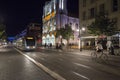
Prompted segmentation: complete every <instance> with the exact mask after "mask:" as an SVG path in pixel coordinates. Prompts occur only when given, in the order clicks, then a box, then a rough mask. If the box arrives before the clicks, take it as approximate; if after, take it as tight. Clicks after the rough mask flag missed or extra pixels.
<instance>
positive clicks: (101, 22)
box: [88, 13, 117, 36]
mask: <svg viewBox="0 0 120 80" xmlns="http://www.w3.org/2000/svg"><path fill="white" fill-rule="evenodd" d="M115 25H116V21H115V20H112V19H109V18H108V15H107V14H105V13H100V14H99V15H97V16H96V17H95V21H94V22H92V24H91V25H89V26H88V30H89V31H88V32H89V33H90V34H94V35H107V36H111V35H113V34H115V33H116V30H117V27H116V26H115Z"/></svg>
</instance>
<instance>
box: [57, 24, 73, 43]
mask: <svg viewBox="0 0 120 80" xmlns="http://www.w3.org/2000/svg"><path fill="white" fill-rule="evenodd" d="M60 35H61V36H62V38H63V39H66V40H67V44H69V39H70V38H73V37H74V35H73V30H72V28H71V26H69V25H68V24H66V25H65V28H61V29H59V30H57V33H56V37H59V36H60Z"/></svg>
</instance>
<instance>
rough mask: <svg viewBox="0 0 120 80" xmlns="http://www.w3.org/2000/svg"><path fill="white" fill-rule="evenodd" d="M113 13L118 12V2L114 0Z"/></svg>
mask: <svg viewBox="0 0 120 80" xmlns="http://www.w3.org/2000/svg"><path fill="white" fill-rule="evenodd" d="M112 11H113V12H115V11H118V0H112Z"/></svg>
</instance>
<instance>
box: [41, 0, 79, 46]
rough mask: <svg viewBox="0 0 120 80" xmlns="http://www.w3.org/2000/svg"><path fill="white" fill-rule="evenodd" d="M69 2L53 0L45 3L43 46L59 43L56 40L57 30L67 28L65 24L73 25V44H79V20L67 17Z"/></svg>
mask: <svg viewBox="0 0 120 80" xmlns="http://www.w3.org/2000/svg"><path fill="white" fill-rule="evenodd" d="M67 14H68V12H67V0H51V1H48V2H46V3H45V6H44V8H43V17H42V19H43V27H42V44H43V45H45V44H47V45H49V44H52V45H54V46H55V45H56V43H58V42H59V41H58V40H57V39H56V37H55V36H56V29H60V28H63V27H65V24H69V25H71V27H72V29H73V30H74V37H75V38H74V40H72V39H71V40H70V42H71V43H76V44H78V41H79V40H78V35H79V32H78V31H77V30H78V28H79V19H78V18H74V17H70V16H68V15H67Z"/></svg>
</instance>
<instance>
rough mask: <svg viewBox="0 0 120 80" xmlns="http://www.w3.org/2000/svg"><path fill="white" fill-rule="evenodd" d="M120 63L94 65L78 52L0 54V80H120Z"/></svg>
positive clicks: (13, 51)
mask: <svg viewBox="0 0 120 80" xmlns="http://www.w3.org/2000/svg"><path fill="white" fill-rule="evenodd" d="M119 60H120V59H119V58H118V57H111V56H110V57H109V61H108V62H104V61H102V60H98V61H93V60H92V59H91V57H90V56H85V55H80V54H78V53H76V52H60V51H53V50H46V49H40V48H39V49H37V50H35V51H28V52H25V51H21V50H18V49H16V48H13V47H11V48H6V49H2V50H0V70H1V72H0V80H54V79H56V80H120V61H119Z"/></svg>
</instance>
